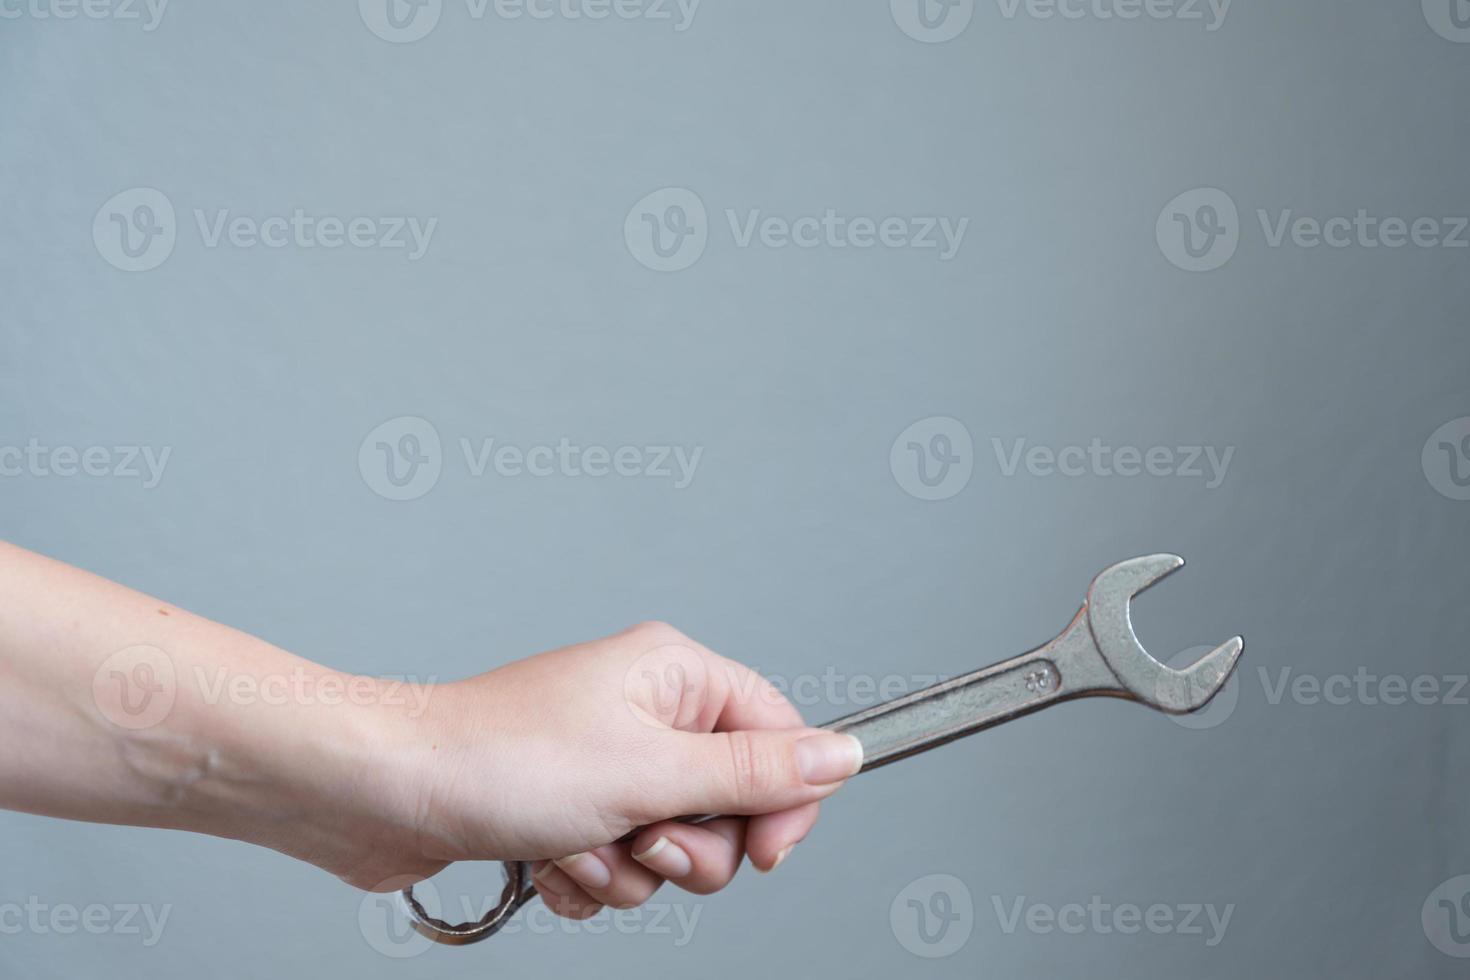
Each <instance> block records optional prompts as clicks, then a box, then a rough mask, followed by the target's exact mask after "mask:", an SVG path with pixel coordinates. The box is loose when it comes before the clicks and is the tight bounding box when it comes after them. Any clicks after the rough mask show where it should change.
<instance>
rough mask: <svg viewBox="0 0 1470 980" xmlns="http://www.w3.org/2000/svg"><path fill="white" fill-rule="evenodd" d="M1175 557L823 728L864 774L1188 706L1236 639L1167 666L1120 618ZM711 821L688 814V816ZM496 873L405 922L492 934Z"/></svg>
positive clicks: (413, 903)
mask: <svg viewBox="0 0 1470 980" xmlns="http://www.w3.org/2000/svg"><path fill="white" fill-rule="evenodd" d="M1183 564H1184V559H1183V558H1180V557H1179V556H1178V555H1147V556H1145V557H1142V558H1130V559H1129V560H1127V561H1122V562H1119V563H1118V564H1116V565H1110V566H1109V567H1107V568H1105V569H1103V570H1102V571H1101V572H1099V573H1098V575H1097V577H1096V578H1094V579H1093V580H1092V585H1091V586H1090V587H1089V588H1088V590H1087V599H1086V601H1085V602H1084V603H1083V604H1082V608H1081V609H1080V610H1079V611H1078V613H1077V615H1076V616H1074V617H1073V618H1072V622H1071V623H1070V624H1068V626H1067V628H1066V629H1064V630H1062V632H1061V633H1060V634H1059V635H1058V636H1057V637H1056V639H1054V640H1052V641H1051V642H1050V643H1048V644H1046V645H1045V646H1042V647H1038V648H1037V649H1035V650H1032V651H1031V652H1029V653H1023V654H1021V655H1020V656H1019V657H1014V658H1012V659H1010V660H1006V661H1004V662H1002V663H998V664H995V665H994V666H991V667H986V668H984V669H982V670H977V671H975V672H974V673H971V674H965V675H964V676H962V677H956V678H953V679H951V680H947V681H943V682H942V683H939V684H935V685H934V686H932V687H928V688H925V689H924V690H922V691H916V692H914V693H913V694H909V695H905V696H904V697H901V698H896V699H894V700H892V701H887V702H884V703H883V704H879V705H875V706H874V707H871V708H867V709H865V710H863V711H859V712H856V713H855V714H851V715H848V716H846V717H845V718H839V719H837V720H836V721H833V722H830V723H828V724H826V725H824V726H822V727H823V728H828V729H831V730H832V731H838V732H846V733H847V734H849V735H854V736H856V737H857V739H858V741H860V742H862V744H863V767H862V769H861V770H860V771H861V772H867V771H868V770H869V769H876V768H878V767H879V766H883V765H887V764H888V763H890V762H896V761H897V760H899V759H902V758H905V757H907V756H910V755H914V754H915V753H918V752H924V751H926V750H928V749H932V748H934V747H935V746H937V745H943V744H944V743H946V742H952V741H954V740H955V739H957V738H962V737H964V736H965V735H971V734H973V733H975V732H978V731H981V730H982V729H986V728H990V727H991V726H993V725H999V724H1000V723H1002V722H1006V721H1010V720H1011V719H1012V718H1019V717H1020V716H1021V715H1025V714H1030V713H1031V712H1033V711H1037V710H1039V709H1041V708H1045V707H1046V706H1047V705H1051V704H1056V703H1057V702H1058V701H1067V700H1070V699H1072V698H1080V697H1089V696H1095V695H1101V696H1107V697H1117V698H1127V699H1129V700H1131V701H1138V702H1140V703H1142V704H1146V705H1148V706H1149V707H1151V708H1157V709H1158V710H1160V711H1165V712H1168V713H1169V714H1184V713H1187V712H1190V711H1197V710H1199V709H1200V708H1202V707H1204V706H1205V705H1206V704H1207V703H1208V702H1209V700H1210V699H1211V698H1213V697H1214V696H1215V694H1216V693H1217V692H1218V691H1219V690H1220V688H1222V687H1223V686H1224V685H1225V681H1226V680H1227V679H1228V678H1229V677H1230V672H1231V671H1232V670H1234V669H1235V663H1236V661H1237V660H1238V659H1239V658H1240V653H1241V650H1242V649H1243V647H1244V645H1245V644H1244V641H1243V640H1242V639H1241V638H1240V637H1238V636H1237V637H1234V638H1233V639H1230V640H1227V641H1226V642H1224V643H1222V644H1220V645H1219V646H1218V647H1216V648H1215V649H1213V650H1211V651H1210V652H1209V653H1207V654H1205V655H1204V656H1203V657H1201V658H1200V659H1199V660H1197V661H1195V662H1194V663H1193V664H1191V665H1190V666H1189V667H1187V668H1185V669H1184V670H1175V669H1174V668H1172V667H1168V666H1166V665H1164V664H1162V663H1160V662H1159V661H1157V660H1155V659H1154V658H1153V657H1151V656H1149V654H1148V652H1147V651H1146V650H1144V649H1143V645H1142V644H1140V643H1139V642H1138V637H1137V636H1135V635H1134V633H1133V624H1132V622H1131V621H1130V619H1129V616H1128V607H1129V601H1130V600H1131V599H1132V598H1133V597H1134V596H1135V595H1137V594H1138V593H1140V592H1142V591H1143V590H1144V589H1146V588H1148V587H1149V586H1150V585H1153V584H1154V583H1155V582H1157V581H1158V580H1159V579H1161V578H1163V577H1164V576H1166V575H1168V574H1169V573H1170V572H1172V571H1174V570H1176V569H1178V568H1179V567H1180V566H1182V565H1183ZM711 819H714V818H713V817H710V816H705V817H691V818H688V820H689V822H691V823H703V822H704V821H706V820H711ZM635 833H636V831H635ZM631 837H632V834H629V835H628V836H627V837H625V838H624V839H625V840H627V839H630V838H631ZM504 870H505V879H506V884H505V889H504V890H503V891H502V893H501V897H500V904H498V905H497V906H495V908H493V909H491V910H490V911H489V912H488V913H487V914H486V915H485V916H484V917H483V918H481V919H480V920H478V921H476V922H468V923H461V924H458V925H456V924H451V923H448V922H445V921H444V920H442V919H438V918H435V917H433V916H431V915H430V914H429V913H428V912H427V911H426V910H425V909H424V907H423V905H422V904H421V903H420V902H419V901H418V899H416V898H415V897H414V894H413V889H412V888H407V889H404V891H403V892H402V893H401V894H402V897H403V902H404V906H405V907H406V909H407V912H408V917H409V920H410V921H411V922H412V923H413V927H414V928H415V929H416V930H418V932H419V933H420V934H422V935H424V936H427V937H428V938H429V939H432V940H434V941H435V942H438V943H445V944H448V945H453V946H459V945H464V944H467V943H473V942H478V941H480V940H481V939H486V938H488V937H490V936H492V935H494V934H495V933H496V932H497V931H499V929H500V928H501V926H503V925H505V923H506V922H508V921H510V918H511V917H512V916H513V915H515V913H516V911H517V910H518V909H520V907H521V906H522V905H524V904H526V903H527V902H529V901H530V900H531V899H532V898H533V897H535V895H536V891H535V889H534V888H532V887H531V883H530V871H529V866H528V864H527V863H526V862H524V861H507V862H505V863H504Z"/></svg>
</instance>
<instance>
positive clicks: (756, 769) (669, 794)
mask: <svg viewBox="0 0 1470 980" xmlns="http://www.w3.org/2000/svg"><path fill="white" fill-rule="evenodd" d="M651 762H652V765H651V767H650V768H651V769H652V771H651V772H645V774H644V780H643V785H642V786H641V787H640V790H641V791H642V793H641V795H642V796H643V797H644V799H645V800H651V801H652V802H653V804H654V805H655V806H656V807H657V808H658V809H660V810H662V811H663V812H662V813H660V814H659V819H667V818H670V817H679V816H685V815H690V814H705V813H726V814H731V815H735V814H755V813H774V812H776V811H778V810H787V809H790V808H791V807H795V806H801V805H802V804H804V803H812V802H814V801H816V800H820V799H823V798H824V797H827V796H830V795H832V794H833V793H835V792H836V791H837V788H838V787H839V786H841V785H842V783H843V782H844V781H845V780H847V778H848V777H850V776H853V775H855V774H856V773H857V771H858V770H859V769H861V768H862V764H863V746H862V743H861V742H859V741H858V740H857V739H856V738H854V737H853V736H851V735H840V734H837V733H835V732H828V731H823V730H822V729H817V728H792V729H755V730H742V731H733V732H715V733H713V734H709V735H698V734H691V733H687V732H670V733H669V749H668V751H662V752H659V753H658V758H656V759H654V760H651Z"/></svg>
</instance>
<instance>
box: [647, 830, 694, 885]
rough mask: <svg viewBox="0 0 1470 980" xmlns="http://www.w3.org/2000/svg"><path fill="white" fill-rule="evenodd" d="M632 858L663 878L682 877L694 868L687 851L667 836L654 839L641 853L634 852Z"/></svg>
mask: <svg viewBox="0 0 1470 980" xmlns="http://www.w3.org/2000/svg"><path fill="white" fill-rule="evenodd" d="M633 860H635V861H637V862H638V863H639V864H641V865H643V866H644V867H645V868H648V869H650V870H652V871H656V872H658V873H659V874H661V875H663V876H664V877H665V878H682V877H684V876H685V875H687V874H688V873H689V872H691V871H693V870H694V862H693V861H691V860H689V854H688V852H686V851H685V850H684V848H682V847H680V846H679V845H678V844H675V843H674V842H673V841H671V840H669V839H668V838H667V837H660V838H659V839H658V840H656V841H654V842H653V846H652V847H650V848H649V849H648V850H646V851H644V852H643V853H642V854H634V855H633Z"/></svg>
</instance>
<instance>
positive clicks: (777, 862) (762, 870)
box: [755, 844, 796, 875]
mask: <svg viewBox="0 0 1470 980" xmlns="http://www.w3.org/2000/svg"><path fill="white" fill-rule="evenodd" d="M795 846H796V845H795V844H787V845H786V846H785V847H783V848H781V850H780V851H779V852H778V853H777V854H776V860H774V861H772V862H771V866H770V867H769V868H756V869H755V870H757V871H759V872H760V873H761V874H763V875H768V874H770V873H771V872H772V871H775V870H776V869H777V868H779V867H780V866H781V862H782V861H784V860H786V855H788V854H790V853H791V849H792V848H793V847H795Z"/></svg>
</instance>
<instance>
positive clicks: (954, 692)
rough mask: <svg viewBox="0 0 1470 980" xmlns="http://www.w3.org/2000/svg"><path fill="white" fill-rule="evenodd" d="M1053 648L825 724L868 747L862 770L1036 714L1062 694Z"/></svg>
mask: <svg viewBox="0 0 1470 980" xmlns="http://www.w3.org/2000/svg"><path fill="white" fill-rule="evenodd" d="M1048 654H1049V650H1047V649H1046V648H1043V649H1041V650H1036V651H1032V652H1031V653H1025V654H1022V655H1021V656H1019V657H1014V658H1012V659H1010V660H1007V661H1004V662H1003V663H998V664H995V665H993V666H990V667H986V668H984V669H983V670H977V671H973V672H971V673H968V674H964V675H962V676H960V677H955V678H951V679H950V680H947V681H941V682H940V683H938V684H935V685H933V686H931V687H926V688H924V689H923V690H921V691H915V692H914V693H912V694H907V695H904V696H903V697H899V698H895V699H894V700H892V701H885V702H884V703H882V704H878V705H874V706H873V707H871V708H866V709H864V710H862V711H858V712H855V713H853V714H850V715H847V716H846V717H843V718H839V719H837V720H836V721H833V722H830V723H828V724H826V725H823V726H822V727H823V728H828V729H831V730H832V731H834V732H843V733H845V734H848V735H854V736H856V737H857V740H858V741H859V742H862V743H863V768H862V769H861V770H860V771H861V772H867V771H868V770H870V769H877V768H878V767H879V766H886V765H888V764H889V763H890V762H897V761H898V760H899V759H904V758H907V757H909V756H911V755H916V754H918V753H920V752H926V751H928V750H929V749H932V748H935V747H936V746H940V745H944V744H945V743H947V742H953V741H954V740H955V739H958V738H963V737H965V736H966V735H973V734H974V733H975V732H978V731H983V730H984V729H986V728H990V727H992V726H994V725H999V724H1001V723H1002V722H1006V721H1010V720H1011V719H1012V718H1016V717H1018V716H1020V715H1023V714H1027V713H1029V712H1031V711H1036V710H1037V709H1039V708H1042V707H1045V706H1046V705H1048V704H1051V703H1052V702H1053V701H1056V700H1057V699H1058V698H1060V697H1061V696H1062V674H1061V671H1060V670H1059V669H1058V667H1057V665H1056V663H1055V661H1054V660H1053V659H1052V658H1051V657H1050V656H1049V655H1048Z"/></svg>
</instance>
